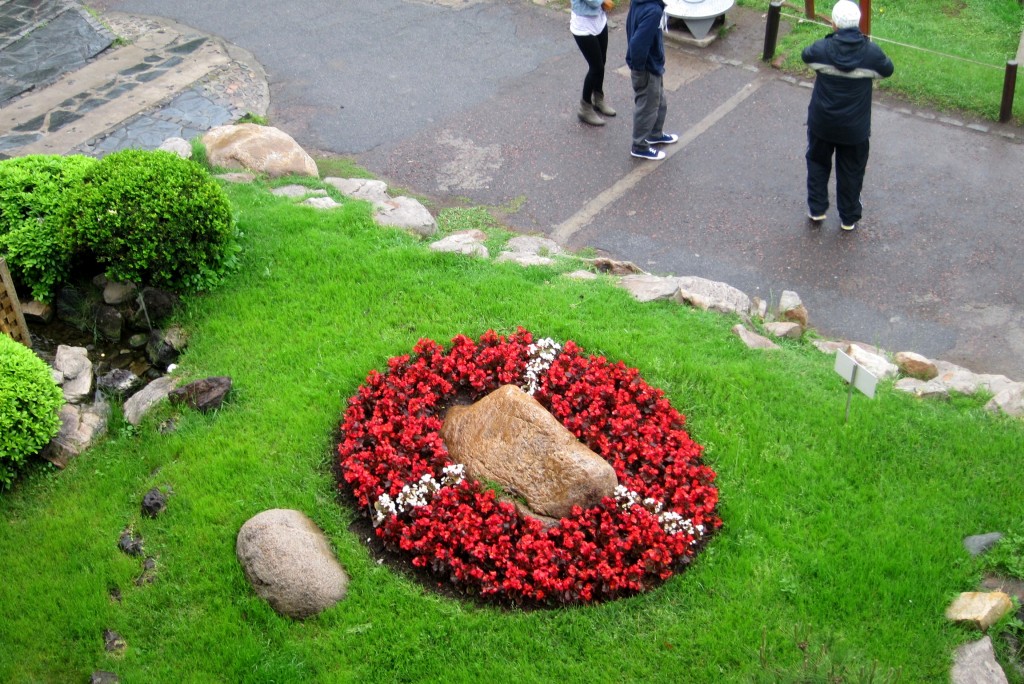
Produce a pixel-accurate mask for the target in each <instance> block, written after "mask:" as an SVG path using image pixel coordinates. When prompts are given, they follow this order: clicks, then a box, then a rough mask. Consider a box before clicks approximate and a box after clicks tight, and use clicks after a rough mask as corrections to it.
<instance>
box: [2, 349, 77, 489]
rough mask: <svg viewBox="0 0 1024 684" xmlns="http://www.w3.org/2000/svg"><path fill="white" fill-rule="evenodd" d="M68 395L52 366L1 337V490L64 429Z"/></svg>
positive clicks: (29, 351) (29, 350)
mask: <svg viewBox="0 0 1024 684" xmlns="http://www.w3.org/2000/svg"><path fill="white" fill-rule="evenodd" d="M63 404H64V393H63V392H62V391H61V389H60V387H58V386H57V383H55V382H54V381H53V376H52V375H51V374H50V369H49V367H48V366H47V365H46V364H45V363H44V362H43V361H42V360H41V359H40V358H39V357H38V356H36V355H35V354H34V353H32V350H31V349H29V348H28V347H26V346H25V345H23V344H20V343H18V342H15V341H14V340H12V339H11V338H10V337H8V336H7V335H4V334H0V489H6V488H8V487H10V485H11V481H12V480H13V479H14V476H15V474H17V472H18V470H20V469H21V467H22V466H23V465H24V463H25V460H26V459H28V458H29V457H30V456H33V455H35V454H38V453H39V452H40V451H41V450H42V448H43V447H44V446H46V445H47V443H49V441H50V440H51V439H53V437H54V435H56V434H57V431H58V430H59V429H60V418H59V417H58V412H59V411H60V407H61V406H62V405H63Z"/></svg>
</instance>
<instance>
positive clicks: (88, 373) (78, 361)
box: [53, 344, 94, 404]
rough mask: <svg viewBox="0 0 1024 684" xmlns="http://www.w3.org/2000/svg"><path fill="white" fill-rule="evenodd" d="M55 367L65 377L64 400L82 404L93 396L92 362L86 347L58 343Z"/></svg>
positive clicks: (62, 387)
mask: <svg viewBox="0 0 1024 684" xmlns="http://www.w3.org/2000/svg"><path fill="white" fill-rule="evenodd" d="M53 369H54V370H55V371H57V372H58V373H60V375H61V378H62V379H63V380H62V386H61V389H63V390H64V401H66V402H68V403H69V404H80V403H82V402H83V401H85V400H87V399H90V398H92V389H93V379H94V378H93V370H92V362H91V361H90V360H89V353H88V352H87V351H86V350H85V347H69V346H67V345H64V344H61V345H58V346H57V354H56V356H55V357H54V360H53Z"/></svg>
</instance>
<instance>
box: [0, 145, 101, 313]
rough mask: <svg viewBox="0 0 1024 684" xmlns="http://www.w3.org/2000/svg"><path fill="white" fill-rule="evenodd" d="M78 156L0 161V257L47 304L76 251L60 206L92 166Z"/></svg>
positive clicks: (33, 157) (82, 157)
mask: <svg viewBox="0 0 1024 684" xmlns="http://www.w3.org/2000/svg"><path fill="white" fill-rule="evenodd" d="M96 163H97V162H96V160H95V159H93V158H91V157H85V156H82V155H73V156H69V157H61V156H58V155H31V156H28V157H17V158H14V159H8V160H6V161H3V162H0V255H2V256H4V258H6V259H7V263H8V265H9V266H10V267H11V272H12V273H13V275H14V277H15V279H17V280H18V282H19V283H21V284H23V285H25V286H26V287H27V288H28V290H29V292H30V293H31V294H32V297H33V298H35V299H38V300H40V301H43V302H48V301H50V300H51V298H52V296H53V292H54V289H55V287H56V286H57V285H58V284H60V283H61V282H63V281H64V280H65V279H66V277H67V275H68V271H69V268H70V264H71V262H72V258H73V257H74V253H75V249H76V247H75V244H74V236H73V234H72V232H71V231H70V230H69V226H68V225H67V224H66V223H64V220H63V219H62V214H64V213H65V212H64V211H63V209H62V208H63V205H64V203H65V202H66V201H67V200H68V198H69V197H71V196H72V195H74V191H75V190H76V189H77V188H78V187H79V186H80V185H81V182H82V178H83V177H84V176H85V174H86V173H88V171H89V170H90V169H92V168H93V167H94V166H95V165H96Z"/></svg>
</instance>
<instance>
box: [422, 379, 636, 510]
mask: <svg viewBox="0 0 1024 684" xmlns="http://www.w3.org/2000/svg"><path fill="white" fill-rule="evenodd" d="M441 438H442V439H443V440H444V443H445V446H446V447H447V448H448V453H449V454H450V455H451V457H452V459H454V460H455V461H457V462H458V463H462V464H464V465H465V466H466V469H467V470H468V472H469V474H470V475H471V476H472V477H473V478H475V479H477V480H480V481H492V482H497V483H498V484H500V485H501V486H502V487H504V488H505V489H506V490H507V491H508V492H509V493H510V494H513V495H515V496H521V497H523V498H524V499H526V503H527V505H528V506H529V507H530V510H532V511H533V512H534V513H538V514H540V515H546V516H550V517H552V518H562V517H565V516H566V515H569V512H570V510H571V509H572V507H573V506H581V507H583V508H588V507H590V506H593V505H595V504H597V503H599V502H600V501H601V499H602V498H603V497H606V496H613V495H614V493H615V487H616V486H617V485H618V484H619V481H618V478H617V477H616V476H615V470H614V469H613V468H612V466H611V465H610V464H609V463H608V462H607V461H605V460H604V459H603V458H601V457H600V456H598V455H597V454H595V453H594V452H593V451H591V450H590V449H588V448H587V447H586V445H584V444H582V443H581V442H580V441H579V440H577V439H576V437H575V436H574V435H573V434H572V433H571V432H569V430H567V429H566V428H565V426H563V425H562V424H561V423H559V422H558V419H557V418H555V417H554V416H552V415H551V414H550V413H549V412H548V411H547V409H545V408H544V407H543V406H541V404H540V402H538V401H537V400H536V399H534V398H533V397H532V396H530V395H529V394H527V393H526V392H524V391H523V390H521V389H519V388H518V387H516V386H514V385H504V386H502V387H500V388H498V389H497V390H495V391H493V392H491V393H490V394H488V395H487V396H486V397H484V398H483V399H481V400H480V401H478V402H476V403H475V404H473V405H472V406H463V407H459V406H456V407H452V408H451V409H450V410H449V411H448V415H447V416H446V417H445V421H444V425H443V426H442V428H441Z"/></svg>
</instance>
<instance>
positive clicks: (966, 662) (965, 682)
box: [950, 636, 1007, 684]
mask: <svg viewBox="0 0 1024 684" xmlns="http://www.w3.org/2000/svg"><path fill="white" fill-rule="evenodd" d="M950 681H951V682H952V684H1006V682H1007V679H1006V673H1005V672H1003V668H1001V667H999V662H998V661H997V660H996V653H995V650H994V649H993V648H992V639H991V638H989V637H988V636H984V637H982V638H981V639H978V640H977V641H972V642H971V643H969V644H963V645H962V646H960V648H958V649H957V650H956V655H955V656H954V661H953V670H952V671H951V673H950Z"/></svg>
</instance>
